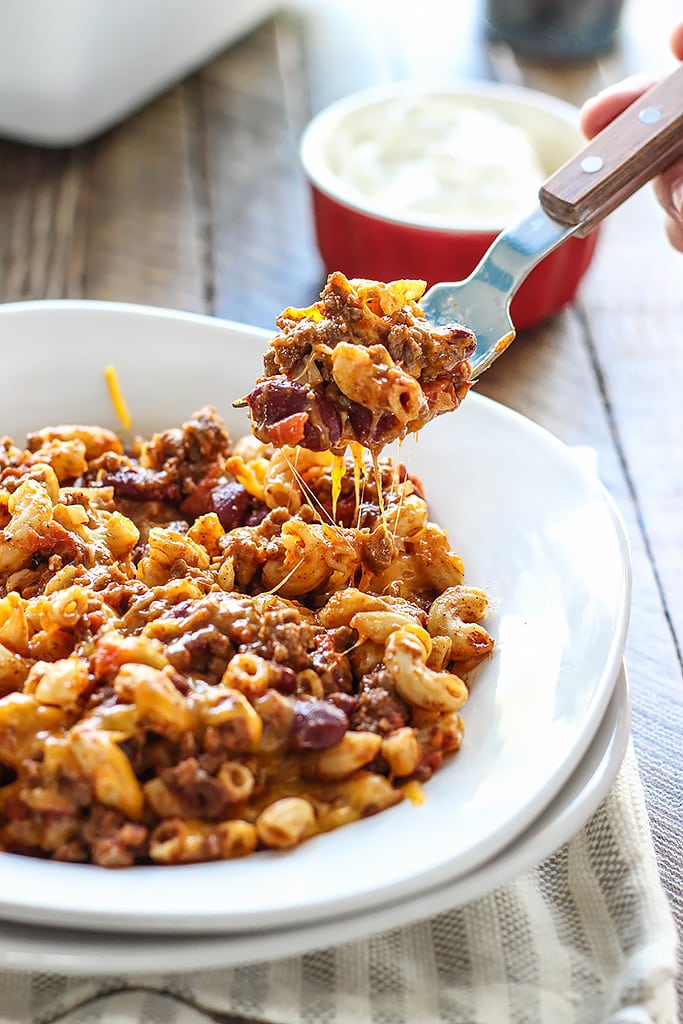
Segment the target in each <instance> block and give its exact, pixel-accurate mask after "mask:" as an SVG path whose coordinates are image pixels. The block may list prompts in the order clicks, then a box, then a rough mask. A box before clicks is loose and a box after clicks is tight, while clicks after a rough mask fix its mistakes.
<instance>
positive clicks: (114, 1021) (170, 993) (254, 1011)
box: [0, 747, 676, 1024]
mask: <svg viewBox="0 0 683 1024" xmlns="http://www.w3.org/2000/svg"><path fill="white" fill-rule="evenodd" d="M675 971H676V929H675V926H674V922H673V918H672V915H671V912H670V909H669V906H668V904H667V901H666V898H665V895H664V893H663V891H662V888H661V886H660V882H659V878H658V875H657V869H656V864H655V858H654V851H653V847H652V843H651V839H650V830H649V823H648V820H647V815H646V811H645V804H644V799H643V793H642V788H641V784H640V779H639V776H638V772H637V768H636V763H635V757H634V754H633V750H632V748H630V747H629V749H628V751H627V754H626V758H625V760H624V763H623V765H622V768H621V770H620V773H619V775H618V777H617V781H616V783H615V785H614V787H613V789H612V791H611V792H610V794H609V795H608V797H607V798H606V799H605V800H604V801H603V803H602V805H601V806H600V807H599V809H598V811H597V812H596V813H595V814H594V816H593V817H592V818H591V820H590V821H589V822H588V824H587V825H586V826H585V827H584V828H583V829H582V830H581V831H580V832H579V833H578V834H577V835H576V836H575V837H574V838H573V839H572V840H571V841H570V842H569V843H567V844H566V845H565V846H563V847H561V848H560V849H559V850H558V851H557V852H556V853H554V854H553V855H552V856H551V857H549V858H548V859H547V860H546V861H544V862H543V863H542V864H541V865H540V866H539V867H538V868H536V869H535V870H534V871H531V872H530V873H529V874H527V875H525V876H523V877H521V878H519V879H517V880H516V881H515V882H513V883H512V884H510V885H507V886H504V887H502V888H499V889H497V890H495V891H494V892H492V893H491V894H490V895H489V896H487V897H485V898H483V899H479V900H477V901H475V902H473V903H469V904H467V905H466V906H462V907H458V908H457V909H455V910H449V911H446V912H444V913H442V914H439V915H438V916H437V917H435V918H433V919H431V920H428V921H423V922H420V923H418V924H415V925H412V926H410V927H406V928H398V929H395V930H393V931H389V932H385V933H383V934H380V935H376V936H374V937H372V938H369V939H367V940H365V941H362V942H353V943H349V944H346V945H343V946H338V947H334V948H329V949H323V950H320V951H317V952H315V953H310V954H307V955H304V956H299V957H291V958H289V959H284V960H277V961H274V962H270V963H262V964H253V965H248V966H244V967H237V968H230V969H224V970H210V971H197V972H193V973H188V974H180V975H154V976H146V977H144V978H139V977H136V978H131V979H128V980H127V979H126V978H121V977H105V978H95V979H93V978H65V977H60V976H58V975H54V974H36V975H33V976H31V975H27V974H13V973H9V972H5V973H4V974H2V973H0V1024H53V1022H54V1024H210V1022H219V1024H246V1022H247V1021H249V1022H269V1024H270V1022H273V1024H675V1022H676V1005H675V1004H676V996H675V984H674V976H675Z"/></svg>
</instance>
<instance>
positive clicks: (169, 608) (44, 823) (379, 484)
mask: <svg viewBox="0 0 683 1024" xmlns="http://www.w3.org/2000/svg"><path fill="white" fill-rule="evenodd" d="M348 348H349V350H352V351H346V350H345V349H344V348H343V347H342V346H340V347H339V350H338V351H337V353H336V355H335V357H334V360H333V372H334V374H335V379H336V380H337V381H338V385H339V387H340V388H341V389H342V390H344V391H345V393H347V394H348V395H349V396H350V397H351V398H352V399H353V400H354V401H356V400H359V399H360V398H361V397H363V398H364V400H367V395H366V394H365V392H363V395H361V394H360V391H362V390H363V388H366V387H370V388H371V389H372V388H373V387H376V381H375V383H373V382H372V381H370V382H369V383H368V381H367V380H366V381H364V380H362V379H360V378H359V376H358V374H357V372H356V371H357V359H358V351H359V347H358V346H357V345H349V346H348ZM368 353H369V355H368V358H371V359H373V360H374V364H375V365H377V361H378V360H380V356H378V355H377V353H374V354H373V352H372V348H369V349H368ZM381 360H383V366H384V368H385V370H386V374H387V378H386V379H387V381H389V382H390V383H391V388H390V389H389V390H390V394H389V395H388V396H387V395H384V397H382V396H380V395H379V394H374V392H373V394H372V395H371V396H370V399H371V400H372V401H373V402H376V403H377V407H378V408H380V407H381V401H385V400H386V402H387V405H386V409H387V410H388V411H391V414H392V415H394V416H396V417H398V418H399V419H400V418H401V417H402V416H404V417H406V418H408V417H409V418H414V417H415V416H416V415H419V401H420V400H421V399H420V396H419V394H418V393H417V391H415V388H414V387H413V385H412V384H411V383H410V381H406V380H405V379H404V375H402V371H401V372H399V370H398V369H397V368H396V367H394V366H392V365H391V364H390V360H389V357H388V356H386V357H385V356H382V357H381ZM381 360H380V361H381ZM354 367H355V368H356V369H354ZM410 380H412V378H410ZM413 383H414V381H413ZM394 385H395V387H394ZM359 389H360V391H359ZM418 390H419V389H418ZM396 403H398V404H396ZM0 529H1V534H0V849H4V850H8V851H12V852H14V853H20V854H28V855H34V854H37V855H40V856H42V857H48V858H53V859H57V860H75V861H86V862H87V861H89V862H94V863H96V864H99V865H102V866H125V865H128V864H136V863H151V864H178V863H195V862H198V861H205V860H217V859H227V858H231V857H241V856H246V855H249V854H251V853H254V852H255V851H258V850H262V849H268V848H271V849H276V850H287V849H290V848H292V847H293V846H296V845H297V844H298V843H301V842H303V841H305V840H307V839H308V838H310V837H312V836H315V835H319V834H321V833H325V832H328V831H330V830H331V829H334V828H338V827H340V826H342V825H346V824H347V823H349V822H352V821H356V820H358V819H359V818H363V817H366V816H368V815H371V814H376V813H378V812H381V811H384V810H386V809H388V808H390V807H392V806H393V805H395V804H396V803H398V802H399V801H401V800H402V799H404V796H405V794H407V793H409V792H410V791H411V790H410V786H411V785H414V786H417V785H419V783H421V782H424V781H425V780H426V779H428V778H429V776H430V775H431V773H432V772H433V771H434V770H436V769H437V768H438V767H439V765H440V764H441V762H442V760H443V758H444V757H445V756H446V755H448V754H451V753H454V752H455V751H457V750H458V749H459V747H460V745H461V742H462V737H463V718H462V716H461V710H462V708H463V705H464V704H465V702H466V700H467V696H468V689H467V686H466V685H465V683H464V682H463V680H462V678H461V675H463V674H464V673H466V672H468V671H469V670H470V669H471V668H472V667H473V666H474V665H476V664H477V663H479V662H480V661H481V660H482V659H483V658H484V657H486V656H487V655H488V654H489V652H490V651H491V649H492V646H493V641H492V639H491V637H490V635H489V634H488V632H487V631H486V629H485V628H484V626H483V625H482V624H481V621H480V620H481V619H482V618H483V617H484V615H485V614H486V612H487V600H486V596H485V595H484V594H483V592H482V591H479V590H476V589H475V588H472V587H469V586H468V585H466V584H465V582H464V577H463V566H462V562H461V560H460V558H459V557H458V556H457V554H455V552H453V550H452V549H451V548H450V546H449V543H448V539H447V537H446V534H445V533H444V531H443V530H441V529H440V528H439V527H437V526H435V525H434V524H433V523H430V521H429V519H428V515H427V505H426V502H425V500H424V498H423V496H422V492H421V488H420V485H419V482H417V481H414V480H413V479H412V478H411V477H410V476H409V475H408V474H407V473H406V471H405V470H404V469H403V467H396V466H394V465H393V464H392V463H391V462H390V461H389V460H387V459H384V458H382V459H378V460H377V461H376V465H375V466H370V464H369V463H368V464H367V465H366V464H364V463H363V461H362V459H360V458H359V456H358V453H357V452H356V453H355V454H353V453H349V454H347V455H346V456H344V457H340V456H335V455H333V454H331V453H330V452H327V451H306V450H304V449H294V448H281V449H273V447H272V446H270V445H267V444H259V443H257V442H255V441H254V440H253V439H251V440H248V439H245V440H243V441H241V442H238V444H237V445H236V446H235V448H231V445H230V442H229V439H228V438H227V434H226V433H225V430H224V428H223V425H222V422H221V421H220V419H219V417H218V416H217V415H216V414H215V413H214V412H213V411H212V410H202V411H201V412H200V413H198V414H196V416H195V417H194V418H193V420H191V421H190V422H189V423H187V424H184V425H183V427H182V428H176V429H173V430H169V431H166V432H164V433H163V434H160V435H156V436H155V437H153V438H151V439H149V440H141V441H138V442H136V444H135V446H134V448H133V450H132V451H131V453H128V454H126V453H124V449H123V445H122V443H121V442H120V440H119V439H118V438H117V437H116V435H114V434H111V433H110V432H108V431H106V430H102V429H100V428H98V427H82V426H65V427H56V428H47V429H46V430H43V431H39V432H37V433H35V434H33V435H31V437H30V438H29V442H28V446H27V448H26V449H23V450H22V449H20V448H18V447H15V446H13V445H10V444H6V445H5V447H4V449H3V448H2V447H0ZM456 672H457V674H456ZM427 798H428V796H427Z"/></svg>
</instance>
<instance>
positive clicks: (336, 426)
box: [246, 376, 341, 452]
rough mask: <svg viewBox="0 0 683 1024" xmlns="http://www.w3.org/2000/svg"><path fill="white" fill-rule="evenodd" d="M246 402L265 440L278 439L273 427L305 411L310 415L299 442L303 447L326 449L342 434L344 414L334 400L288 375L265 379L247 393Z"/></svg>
mask: <svg viewBox="0 0 683 1024" xmlns="http://www.w3.org/2000/svg"><path fill="white" fill-rule="evenodd" d="M246 402H247V404H248V405H249V409H250V410H251V415H252V419H253V421H254V426H255V432H256V434H257V436H258V437H260V439H261V440H262V441H267V440H276V439H275V438H272V437H271V434H270V428H272V427H275V426H276V425H277V424H278V423H280V422H282V421H283V420H289V419H290V418H291V417H293V416H296V415H297V414H298V413H305V414H306V417H307V418H306V421H305V423H303V425H302V429H303V436H302V437H301V439H300V440H299V441H298V442H297V443H299V444H301V445H302V447H304V448H309V449H310V450H311V451H315V452H317V451H323V450H326V449H327V448H330V447H333V446H334V445H335V444H337V443H338V442H339V439H340V438H341V417H340V416H339V413H338V412H337V410H336V409H335V408H334V406H333V405H332V404H331V402H329V401H328V400H327V399H326V398H325V397H324V396H323V395H317V394H315V393H314V392H313V391H311V390H310V389H309V388H307V387H305V386H304V385H303V384H295V383H293V382H292V381H289V380H287V378H286V377H283V376H277V377H273V378H272V379H269V380H265V381H262V382H261V383H260V384H258V385H257V386H256V387H255V388H254V389H253V391H251V392H250V394H248V395H247V397H246ZM276 443H277V441H276Z"/></svg>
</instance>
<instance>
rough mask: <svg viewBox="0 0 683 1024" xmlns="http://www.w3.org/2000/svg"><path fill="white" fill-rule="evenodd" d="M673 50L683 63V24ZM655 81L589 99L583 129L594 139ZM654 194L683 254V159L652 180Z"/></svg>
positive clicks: (630, 83)
mask: <svg viewBox="0 0 683 1024" xmlns="http://www.w3.org/2000/svg"><path fill="white" fill-rule="evenodd" d="M671 49H672V51H673V54H674V56H675V57H677V58H678V59H679V60H683V21H682V22H681V23H680V24H679V25H678V26H677V27H676V28H675V30H674V32H673V35H672V36H671ZM654 84H655V79H653V78H648V77H646V76H644V75H636V76H634V77H632V78H627V79H626V80H625V81H623V82H619V83H618V84H617V85H611V86H609V87H608V88H607V89H604V90H603V91H602V92H600V93H598V95H597V96H594V97H593V98H592V99H590V100H588V101H587V102H586V103H585V104H584V105H583V108H582V110H581V117H580V121H579V124H580V127H581V130H582V131H583V133H584V135H585V136H586V137H587V138H589V139H592V138H593V136H594V135H597V134H598V132H599V131H601V130H602V129H603V128H604V127H605V125H607V124H609V123H610V121H612V120H614V118H615V117H616V116H617V115H618V114H620V113H621V112H622V110H625V109H626V107H628V106H630V104H631V103H634V102H635V100H637V99H638V97H639V96H642V94H643V93H644V92H645V90H646V89H648V88H649V87H650V86H651V85H654ZM653 186H654V190H655V195H656V197H657V199H658V201H659V203H660V205H661V206H662V208H663V209H664V212H665V214H666V233H667V235H668V237H669V241H670V242H671V244H672V245H673V246H674V248H676V249H680V251H681V252H683V160H677V161H676V163H675V164H672V166H671V167H669V169H668V170H666V171H665V172H664V173H663V174H660V175H659V176H658V177H657V178H655V179H654V181H653Z"/></svg>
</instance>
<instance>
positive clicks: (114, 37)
mask: <svg viewBox="0 0 683 1024" xmlns="http://www.w3.org/2000/svg"><path fill="white" fill-rule="evenodd" d="M274 7H275V0H1V3H0V134H1V135H5V136H8V137H11V138H16V139H20V140H23V141H26V142H33V143H38V144H42V145H48V146H62V145H71V144H74V143H78V142H83V141H84V140H86V139H88V138H90V137H92V136H93V135H96V134H98V133H99V132H101V131H103V130H104V129H106V128H108V127H110V126H111V125H112V124H114V123H115V122H116V121H118V120H120V119H121V118H122V117H124V116H125V115H126V114H128V113H129V112H130V111H131V110H133V109H135V108H136V107H138V106H140V105H141V104H142V103H144V102H145V101H146V100H148V99H149V98H151V97H152V96H154V95H155V94H157V93H159V92H161V91H162V90H163V89H164V88H166V87H167V86H169V85H171V84H172V83H173V82H175V81H178V80H179V79H181V78H182V77H184V76H185V75H186V74H188V73H189V72H191V71H192V70H194V69H195V68H197V67H199V66H200V65H201V64H202V63H204V62H205V61H206V60H208V59H209V58H210V57H211V56H213V55H214V54H216V53H219V52H220V51H221V50H223V49H224V48H225V47H226V46H227V45H228V44H229V43H231V42H232V41H233V40H235V39H237V38H239V36H241V35H243V34H244V33H246V32H248V31H249V30H250V29H251V28H253V27H254V26H255V25H257V24H258V23H259V22H260V21H261V20H263V19H264V18H265V17H267V16H268V14H270V13H271V12H272V10H273V9H274Z"/></svg>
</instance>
